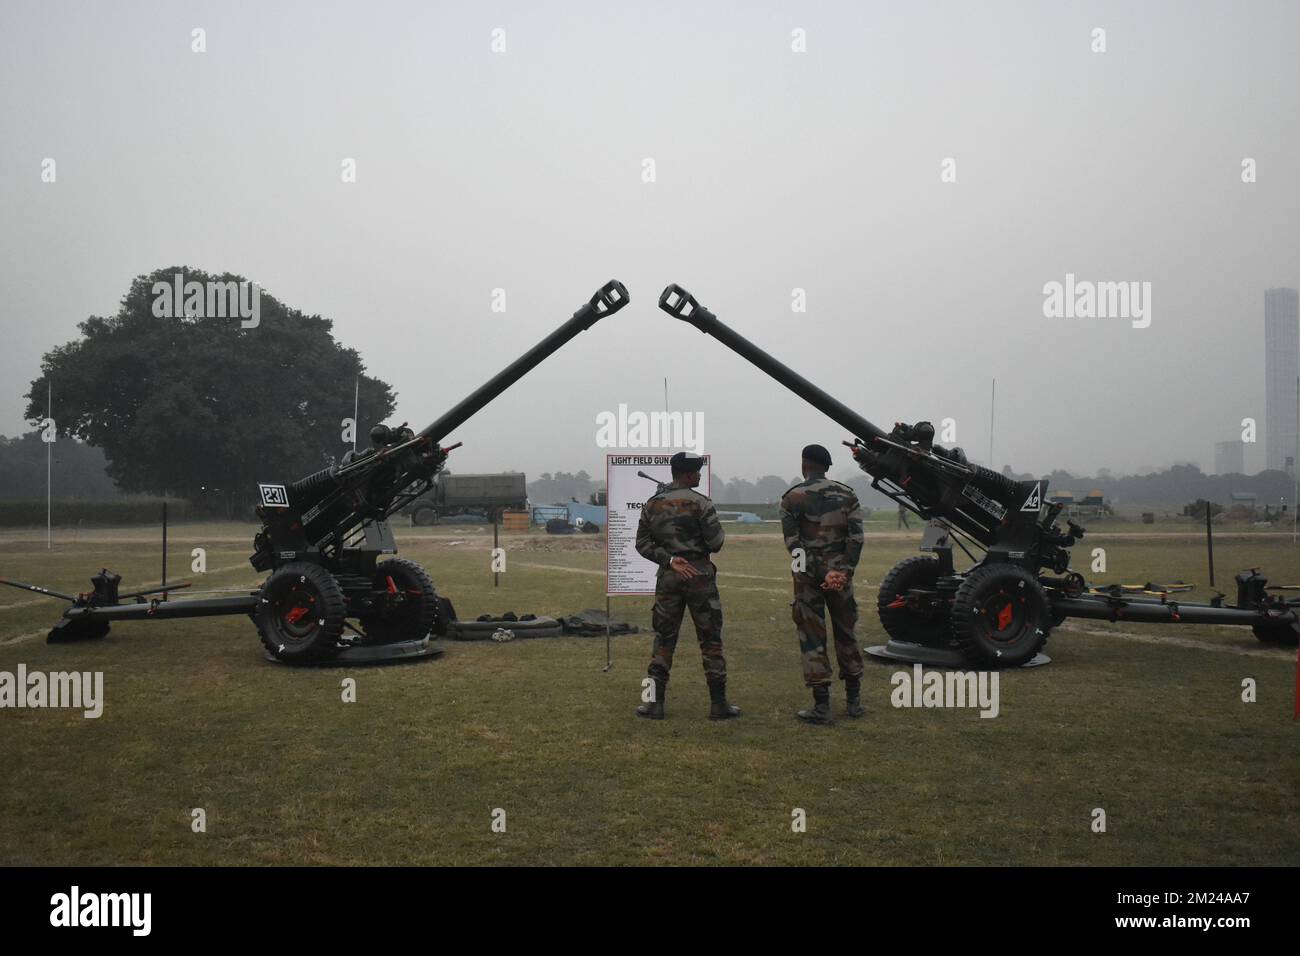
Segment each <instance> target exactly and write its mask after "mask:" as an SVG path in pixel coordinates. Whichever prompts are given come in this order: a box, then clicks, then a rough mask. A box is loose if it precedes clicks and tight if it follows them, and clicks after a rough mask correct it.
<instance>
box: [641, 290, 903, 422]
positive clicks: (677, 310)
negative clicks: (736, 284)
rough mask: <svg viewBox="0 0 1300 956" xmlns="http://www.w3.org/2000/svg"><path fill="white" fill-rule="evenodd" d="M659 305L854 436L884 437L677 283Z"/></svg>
mask: <svg viewBox="0 0 1300 956" xmlns="http://www.w3.org/2000/svg"><path fill="white" fill-rule="evenodd" d="M659 308H661V309H663V310H664V311H665V312H667V313H668V314H669V315H671V316H672V317H673V318H675V319H681V320H682V321H683V322H687V323H689V324H691V325H693V326H695V328H697V329H699V330H700V331H701V332H703V333H704V334H705V335H711V336H713V337H714V338H715V339H717V340H718V341H719V342H721V343H722V344H723V345H725V346H726V347H727V348H729V349H731V350H732V351H733V352H735V353H736V354H737V355H739V356H740V357H741V358H743V359H745V360H746V361H748V362H749V363H750V364H751V365H756V366H758V368H759V369H761V370H762V371H764V372H766V373H767V374H768V375H770V376H771V377H772V378H774V379H776V380H777V381H778V382H780V383H781V384H782V385H784V386H785V387H786V388H788V389H790V391H792V392H794V393H795V394H796V395H798V396H799V397H800V398H802V399H803V400H804V401H805V402H807V403H808V404H809V405H811V406H813V408H816V409H817V410H818V411H820V412H822V413H823V414H825V415H826V416H827V417H828V418H830V419H831V420H832V421H835V422H838V423H839V424H840V425H842V426H844V427H845V428H847V429H848V430H849V431H850V432H852V433H853V436H854V437H855V438H860V439H862V440H863V441H866V442H870V441H871V440H872V439H875V438H884V437H885V432H884V431H882V430H881V429H879V428H877V427H876V426H875V425H873V424H871V422H869V421H867V420H866V419H865V418H863V417H862V416H861V415H859V414H858V413H857V412H855V411H853V409H851V408H849V407H848V406H847V405H845V404H844V403H843V402H841V401H838V400H837V399H835V398H833V397H832V396H830V395H828V394H826V392H824V391H822V390H821V389H820V388H818V387H817V386H816V385H814V384H813V383H812V382H810V381H808V379H806V378H804V377H803V376H802V375H800V374H799V373H798V372H796V371H794V369H792V368H790V367H789V366H787V365H783V364H782V363H781V362H778V361H777V360H776V359H774V358H772V356H770V355H768V354H767V353H766V352H764V351H763V350H762V349H760V348H759V347H758V346H757V345H755V344H754V343H753V342H751V341H749V339H747V338H745V337H744V336H743V335H741V334H740V333H738V332H736V331H735V330H734V329H730V328H728V327H727V326H726V325H724V324H722V323H721V322H720V321H718V317H717V316H716V315H714V314H713V313H712V312H710V311H709V310H708V309H706V308H705V307H704V306H702V305H700V304H699V302H697V301H696V300H695V297H694V296H693V295H691V294H690V293H689V292H687V291H686V290H685V289H683V288H682V287H681V286H679V285H677V284H675V283H674V284H673V285H670V286H668V288H666V289H664V291H663V294H662V295H661V296H659Z"/></svg>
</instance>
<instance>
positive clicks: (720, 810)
mask: <svg viewBox="0 0 1300 956" xmlns="http://www.w3.org/2000/svg"><path fill="white" fill-rule="evenodd" d="M731 527H733V528H736V526H731ZM253 530H254V529H253V528H252V527H250V526H245V525H238V524H206V525H182V526H174V527H173V528H172V531H171V545H172V553H173V555H174V556H175V557H174V559H173V570H172V575H173V576H175V577H181V576H182V575H181V574H180V569H181V567H182V565H185V566H187V565H188V555H189V553H190V549H191V548H193V547H203V548H205V549H206V550H207V563H208V573H207V574H206V575H204V576H202V577H201V578H199V579H198V580H199V581H201V584H202V586H205V587H211V588H235V587H246V586H254V585H255V584H256V583H257V582H258V576H257V575H256V573H255V572H253V571H252V570H251V569H250V567H249V565H248V562H247V557H248V554H249V551H250V542H251V538H252V533H253ZM737 531H738V532H741V531H743V533H736V534H733V535H732V540H730V541H729V542H728V545H727V547H726V548H725V549H724V550H723V552H722V554H721V555H720V556H719V557H718V561H717V563H718V565H719V568H720V569H721V573H720V578H719V581H720V586H721V592H722V599H723V602H724V607H725V615H726V628H725V643H726V647H727V656H728V667H729V670H730V673H731V682H730V688H729V689H730V692H731V697H732V699H733V701H734V702H735V703H738V704H740V705H741V706H742V707H743V708H744V716H743V718H742V719H740V720H738V721H730V722H726V723H722V724H716V723H711V722H709V721H708V720H706V719H704V715H705V713H706V712H707V708H708V698H707V694H706V691H705V687H704V682H703V678H702V674H701V670H700V665H699V657H698V654H697V652H696V650H695V643H694V635H693V631H692V629H691V628H690V626H689V624H687V625H686V627H685V630H684V633H683V636H682V640H681V643H680V644H679V648H678V654H677V662H676V668H675V671H674V680H673V684H672V687H671V692H670V695H669V701H668V711H669V718H668V719H667V720H666V721H664V722H662V723H656V722H649V721H642V720H638V719H636V718H635V717H634V716H633V714H632V709H633V707H634V706H635V704H636V703H637V702H638V694H639V690H640V680H641V678H642V676H643V675H644V667H645V663H646V661H647V659H648V655H649V643H650V637H649V635H648V634H647V633H645V631H646V626H647V624H648V620H649V611H650V601H649V599H642V598H619V599H615V602H614V609H615V613H616V614H621V615H622V616H624V617H626V618H627V619H628V620H630V621H632V622H633V623H636V624H638V625H640V626H641V627H642V633H640V634H635V635H630V636H625V637H618V638H615V639H614V649H613V654H614V662H615V665H614V668H613V669H612V670H611V671H609V672H608V673H604V672H602V667H603V665H604V664H605V642H604V639H603V638H560V639H538V640H531V641H528V640H516V641H514V642H511V643H505V644H495V643H492V642H482V643H451V644H450V645H449V646H448V650H447V653H446V654H445V655H443V656H442V657H441V658H438V659H436V660H431V661H424V662H420V663H414V664H409V665H404V666H398V667H387V668H371V669H364V670H351V671H347V672H343V671H340V670H331V669H325V670H310V671H308V670H290V669H286V668H283V667H280V666H276V665H271V664H268V663H266V662H265V661H264V660H263V659H262V656H261V654H260V646H259V644H258V642H257V638H256V634H255V632H254V630H253V627H252V624H251V622H249V621H248V620H247V619H246V618H241V617H229V618H215V619H207V620H202V619H199V620H192V621H180V622H158V623H153V622H141V623H127V624H122V625H118V626H116V627H115V628H114V630H113V633H112V634H111V635H110V636H109V637H108V639H107V640H105V641H103V642H99V643H96V644H82V645H63V646H48V645H46V644H45V643H44V640H43V638H44V633H45V631H46V630H47V629H48V627H49V625H50V624H51V623H52V622H53V620H54V619H55V617H56V614H57V612H58V610H59V609H60V608H61V607H62V604H61V603H60V602H56V601H53V600H50V599H47V598H40V597H37V596H36V595H32V594H28V593H25V592H20V591H9V590H6V593H2V594H0V670H3V671H10V672H12V671H14V670H15V669H16V667H17V665H18V664H19V663H20V662H22V663H25V664H26V665H27V667H28V668H29V670H44V671H54V670H72V669H77V670H83V671H87V670H89V671H103V672H104V682H105V696H106V703H105V707H104V713H103V716H102V717H101V718H99V719H98V720H87V719H84V718H83V717H82V715H81V713H80V712H74V711H66V710H15V709H5V710H0V761H2V762H3V767H4V786H3V787H0V863H4V864H323V863H336V864H401V863H411V864H491V863H509V864H615V865H618V864H649V863H678V864H685V863H699V864H731V865H744V864H759V865H766V864H959V865H964V864H998V863H1010V864H1062V863H1085V864H1119V865H1128V864H1285V865H1294V864H1296V863H1300V805H1298V802H1300V722H1293V721H1292V719H1291V710H1292V704H1293V700H1294V693H1295V683H1294V682H1295V669H1296V661H1295V652H1294V651H1290V652H1287V651H1279V650H1271V649H1266V648H1264V647H1263V646H1262V645H1260V644H1259V643H1258V642H1257V641H1256V640H1255V639H1254V637H1252V636H1251V634H1250V632H1249V631H1247V630H1244V629H1229V628H1217V627H1184V628H1169V627H1166V628H1161V627H1157V626H1146V627H1143V626H1135V625H1124V626H1122V627H1121V626H1113V625H1109V624H1105V623H1096V622H1067V624H1066V626H1065V627H1063V628H1061V629H1059V630H1057V631H1056V632H1054V633H1053V636H1052V639H1051V641H1050V642H1049V644H1048V648H1047V650H1048V652H1049V653H1050V654H1051V656H1052V657H1053V659H1054V663H1052V664H1051V665H1050V666H1048V667H1044V668H1038V669H1034V670H1028V671H1022V672H1016V673H1005V674H1003V675H1002V677H1001V713H1000V715H999V716H998V717H997V718H996V719H993V720H985V719H980V718H979V717H978V715H977V713H976V711H974V710H913V709H895V708H893V707H891V706H890V702H889V694H890V691H891V689H892V688H891V684H890V677H891V674H892V673H893V672H894V671H895V670H897V669H898V668H897V667H896V666H893V665H888V666H887V665H881V664H871V665H869V667H868V670H867V675H866V678H865V687H864V694H865V699H866V702H867V705H868V710H869V714H868V717H867V719H865V720H862V721H849V720H845V719H840V720H839V721H838V722H837V723H836V724H835V725H834V726H833V727H829V728H816V727H806V726H803V725H801V724H799V723H798V722H797V721H795V720H794V718H793V716H792V714H793V711H794V710H796V709H797V708H799V707H802V706H805V704H806V702H807V696H806V691H805V689H804V687H803V686H802V682H801V679H800V675H799V659H798V652H797V646H796V643H795V639H794V635H793V627H792V625H791V623H790V620H789V608H788V604H789V600H790V598H789V595H788V577H787V575H786V574H785V571H786V569H787V560H788V559H787V558H786V556H785V554H784V552H783V550H782V547H781V543H780V540H779V538H778V537H776V536H775V534H774V530H773V526H771V525H763V526H758V527H756V528H743V529H741V528H737ZM156 537H157V534H156V531H154V530H153V529H147V528H140V529H124V530H119V531H110V530H91V531H82V532H80V533H79V535H78V537H77V540H76V541H73V539H72V536H71V534H70V533H64V534H59V535H58V536H57V537H56V540H55V544H54V548H53V549H52V550H46V547H45V540H44V532H43V530H42V531H40V532H37V531H34V530H28V531H5V532H0V575H6V576H10V577H14V578H18V579H20V580H26V581H32V582H36V583H41V584H46V585H49V586H51V587H55V588H57V589H61V590H81V589H84V588H86V587H88V583H87V581H86V578H87V577H88V575H89V574H90V573H92V572H93V571H96V570H98V569H99V568H100V567H101V566H108V567H111V568H113V569H114V570H116V571H118V572H120V573H121V574H122V575H123V584H124V585H126V584H139V585H147V584H151V583H153V582H155V581H156V580H157V577H158V571H159V569H158V557H157V552H158V545H157V540H156ZM490 540H491V533H490V529H484V528H475V527H461V528H453V527H445V528H437V529H432V530H425V529H418V530H415V529H413V530H409V531H408V530H403V531H402V533H400V534H399V541H400V543H401V545H402V553H403V555H404V556H406V557H409V558H412V559H414V560H417V561H420V562H421V563H423V564H425V565H426V566H427V567H429V568H430V569H431V571H432V573H433V576H434V579H435V580H436V581H437V582H438V585H439V588H440V590H441V591H442V592H443V593H445V594H447V595H448V596H450V597H451V598H452V599H453V600H454V601H455V603H456V606H457V609H458V611H459V612H460V614H461V616H462V617H474V616H477V615H478V614H481V613H485V612H497V613H499V612H501V611H506V610H515V611H517V612H520V613H523V612H526V611H533V612H536V613H539V614H567V613H572V612H574V611H577V610H580V609H582V608H587V607H600V606H603V603H604V597H603V567H604V553H603V550H601V542H600V540H599V539H596V540H591V539H587V538H583V537H576V538H566V539H556V538H547V537H546V536H529V537H520V538H507V539H505V541H504V544H505V545H506V546H507V548H508V549H509V550H508V562H509V563H508V570H507V573H506V574H504V575H503V576H502V582H501V587H500V588H499V589H498V590H496V591H494V590H493V588H492V577H491V575H490V573H489V570H488V561H489V551H488V549H489V547H490ZM917 540H918V535H917V533H916V532H911V533H898V534H895V533H887V532H886V533H875V534H872V535H870V536H869V538H868V545H867V550H866V552H865V554H864V558H863V564H862V567H861V569H860V571H859V576H858V577H859V579H858V582H857V595H858V601H859V604H860V605H861V606H862V607H863V614H862V622H861V625H860V636H861V637H862V638H863V639H864V643H866V644H876V643H882V642H883V641H884V636H883V634H882V632H881V630H880V626H879V623H878V621H877V620H876V618H875V615H874V612H872V611H871V610H870V608H871V606H873V605H874V600H875V590H874V587H873V586H874V585H875V584H877V583H878V582H879V581H880V578H881V577H882V575H883V574H884V572H885V571H886V570H887V569H888V568H889V567H890V566H891V565H892V564H893V563H894V562H895V561H897V560H898V559H899V558H901V557H904V556H906V555H908V554H911V553H914V552H915V549H916V544H917ZM1092 547H1104V548H1105V549H1106V552H1107V561H1108V566H1109V567H1108V571H1109V573H1108V574H1107V575H1104V576H1103V575H1091V574H1090V575H1089V577H1091V578H1103V577H1104V578H1105V579H1106V580H1110V581H1125V582H1127V581H1137V582H1142V581H1147V580H1171V579H1178V578H1181V579H1184V580H1187V581H1194V582H1200V583H1202V584H1204V582H1205V581H1206V570H1205V555H1204V545H1203V542H1202V541H1201V540H1200V539H1199V538H1198V537H1196V536H1195V535H1194V534H1187V535H1178V534H1168V533H1164V534H1162V533H1150V534H1144V533H1142V530H1141V527H1140V526H1134V525H1131V526H1127V527H1125V528H1124V529H1123V533H1116V534H1112V535H1098V536H1096V537H1093V536H1089V538H1088V539H1086V541H1085V543H1084V544H1083V545H1080V546H1079V547H1078V548H1077V549H1076V553H1075V558H1076V565H1077V566H1078V567H1080V568H1085V569H1086V568H1087V565H1088V560H1089V559H1088V553H1089V551H1090V550H1091V548H1092ZM1215 559H1216V568H1217V570H1218V581H1219V585H1220V587H1221V588H1222V589H1223V590H1225V591H1228V592H1229V594H1230V596H1231V594H1232V591H1231V589H1230V587H1228V586H1226V585H1229V584H1230V583H1231V574H1232V572H1233V571H1235V570H1237V569H1239V568H1244V567H1248V566H1262V567H1263V568H1265V569H1266V571H1268V572H1270V573H1271V574H1272V577H1273V579H1274V580H1275V581H1278V582H1283V581H1286V582H1287V583H1291V582H1295V581H1300V550H1298V549H1295V548H1293V547H1292V545H1291V540H1290V536H1289V535H1279V534H1263V535H1256V536H1236V537H1229V536H1226V535H1225V536H1221V537H1219V538H1218V539H1217V540H1216V547H1215ZM198 586H199V584H196V587H198ZM124 589H125V588H124ZM1209 593H1210V591H1209V589H1208V588H1205V587H1202V588H1200V589H1198V592H1197V594H1196V595H1194V596H1189V598H1190V597H1206V596H1208V595H1209ZM345 677H352V678H355V679H356V682H357V702H356V703H344V702H343V701H342V699H341V686H340V685H341V681H342V680H343V679H344V678H345ZM1247 677H1250V678H1254V679H1255V680H1256V681H1257V682H1258V702H1257V703H1250V704H1248V703H1244V702H1243V701H1242V699H1241V694H1242V681H1243V679H1244V678H1247ZM835 705H836V709H837V712H838V711H842V697H841V696H840V694H839V688H838V685H837V689H836V700H835ZM198 807H201V808H203V809H204V810H205V812H206V816H207V832H205V833H194V832H192V830H191V825H190V821H191V810H192V809H193V808H198ZM1098 807H1100V808H1103V809H1104V810H1105V811H1106V814H1107V832H1105V833H1101V834H1098V833H1094V832H1092V829H1091V823H1092V811H1093V809H1094V808H1098ZM495 808H501V809H504V811H505V814H506V832H504V833H498V832H493V829H492V827H491V823H492V811H493V810H494V809H495ZM794 808H802V809H803V810H805V811H806V814H807V831H806V832H804V833H795V832H792V829H791V814H792V810H793V809H794Z"/></svg>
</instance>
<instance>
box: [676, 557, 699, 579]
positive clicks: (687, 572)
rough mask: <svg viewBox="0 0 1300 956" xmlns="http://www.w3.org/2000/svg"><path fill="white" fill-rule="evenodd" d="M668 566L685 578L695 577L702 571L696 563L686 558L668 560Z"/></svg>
mask: <svg viewBox="0 0 1300 956" xmlns="http://www.w3.org/2000/svg"><path fill="white" fill-rule="evenodd" d="M668 566H669V567H670V568H672V569H673V570H674V571H676V572H677V573H678V574H680V575H681V576H682V577H684V578H693V577H695V576H696V575H697V574H699V573H700V572H699V571H698V570H697V569H696V567H695V565H693V564H691V562H689V561H687V560H686V559H685V558H673V559H672V560H671V561H669V562H668Z"/></svg>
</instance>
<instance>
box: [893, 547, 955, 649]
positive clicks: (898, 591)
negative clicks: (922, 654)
mask: <svg viewBox="0 0 1300 956" xmlns="http://www.w3.org/2000/svg"><path fill="white" fill-rule="evenodd" d="M938 583H939V561H938V559H937V558H932V557H930V556H929V555H926V554H916V555H913V556H912V557H910V558H904V559H903V560H902V561H899V562H898V564H896V565H894V567H893V569H892V570H891V571H890V572H889V573H888V574H886V575H885V579H884V580H883V581H881V582H880V591H879V592H878V596H877V598H876V610H877V612H878V613H879V614H880V623H881V625H882V626H883V627H884V629H885V633H886V634H888V635H889V636H890V637H891V638H893V639H894V640H896V641H904V642H906V643H909V644H924V645H925V646H927V647H946V646H947V645H948V644H949V643H950V642H951V640H952V626H951V624H950V622H949V618H948V615H947V614H946V613H944V612H942V611H935V612H933V613H930V612H926V611H920V610H917V609H916V608H914V607H911V606H909V604H908V601H907V593H908V592H909V591H910V590H912V589H913V588H922V589H924V590H934V588H935V587H936V586H937V585H938Z"/></svg>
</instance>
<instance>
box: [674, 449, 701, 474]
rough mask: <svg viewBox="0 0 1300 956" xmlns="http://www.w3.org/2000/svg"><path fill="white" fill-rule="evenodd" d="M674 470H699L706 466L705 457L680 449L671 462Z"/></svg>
mask: <svg viewBox="0 0 1300 956" xmlns="http://www.w3.org/2000/svg"><path fill="white" fill-rule="evenodd" d="M669 465H670V467H671V468H672V470H673V471H699V470H700V469H701V468H703V467H704V459H703V458H699V457H697V456H695V455H692V454H690V453H689V452H684V451H679V452H678V453H677V454H675V455H673V457H672V461H671V462H670V463H669Z"/></svg>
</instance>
